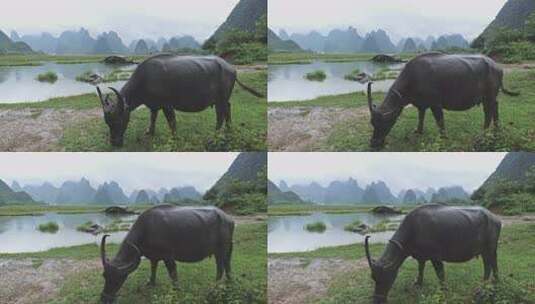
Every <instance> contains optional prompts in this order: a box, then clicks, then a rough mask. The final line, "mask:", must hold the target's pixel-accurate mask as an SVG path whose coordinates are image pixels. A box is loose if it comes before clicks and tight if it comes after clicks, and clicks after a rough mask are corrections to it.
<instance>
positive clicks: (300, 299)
mask: <svg viewBox="0 0 535 304" xmlns="http://www.w3.org/2000/svg"><path fill="white" fill-rule="evenodd" d="M534 232H535V223H533V222H526V221H524V220H523V219H522V217H518V218H517V220H515V221H509V222H508V223H507V225H506V226H505V227H504V228H503V229H502V234H501V237H500V245H499V249H498V263H499V267H500V270H501V273H500V275H501V278H502V281H501V283H500V284H498V287H497V292H496V293H495V297H496V303H535V277H534V276H533V275H532V273H531V271H530V267H529V265H533V264H534V263H535V247H534V246H533V244H535V233H534ZM370 248H371V252H372V255H373V256H374V257H377V256H379V255H380V254H381V252H382V250H383V249H384V245H380V244H375V245H371V247H370ZM428 264H429V263H428ZM432 268H433V267H431V265H427V267H426V272H425V278H424V286H423V288H421V289H417V288H415V287H413V282H414V280H415V278H416V275H417V263H416V262H415V261H414V260H412V259H408V260H407V261H406V262H405V263H404V264H403V266H402V267H401V269H400V272H399V275H398V278H397V280H396V282H395V283H394V287H393V289H392V291H391V292H390V296H389V303H394V304H395V303H398V304H400V303H417V304H430V303H446V302H447V303H472V302H473V301H474V300H475V298H476V293H477V292H478V291H479V290H481V289H484V290H486V291H487V292H489V291H491V286H489V285H484V284H483V283H482V277H483V266H482V262H481V259H474V260H472V261H470V262H468V263H461V264H446V281H447V285H448V290H447V291H446V292H443V291H441V289H440V286H439V284H438V280H437V278H436V275H435V273H434V270H433V269H432ZM268 273H269V280H270V281H269V282H270V283H271V282H272V281H274V280H277V281H280V280H283V282H284V283H278V284H269V285H268V286H269V287H268V296H269V299H270V303H272V304H279V303H286V304H300V303H321V304H330V303H337V304H345V303H357V304H359V303H363V304H364V303H369V301H370V296H371V295H372V293H373V281H372V280H371V278H370V273H369V267H368V265H367V261H366V259H365V255H364V248H363V246H362V244H355V245H349V246H339V247H329V248H322V249H318V250H315V251H311V252H305V253H286V254H270V255H269V262H268ZM303 276H304V277H306V278H307V280H306V281H304V280H302V278H303ZM271 299H273V300H271ZM500 301H501V302H500ZM483 303H490V302H483Z"/></svg>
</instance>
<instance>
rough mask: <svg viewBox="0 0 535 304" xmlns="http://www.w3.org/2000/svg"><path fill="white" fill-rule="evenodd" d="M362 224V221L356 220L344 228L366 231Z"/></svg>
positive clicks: (352, 230) (350, 230) (353, 230)
mask: <svg viewBox="0 0 535 304" xmlns="http://www.w3.org/2000/svg"><path fill="white" fill-rule="evenodd" d="M362 224H363V223H362V222H361V221H359V220H355V221H354V222H353V223H351V224H347V225H345V227H344V230H345V231H349V232H364V230H363V229H362Z"/></svg>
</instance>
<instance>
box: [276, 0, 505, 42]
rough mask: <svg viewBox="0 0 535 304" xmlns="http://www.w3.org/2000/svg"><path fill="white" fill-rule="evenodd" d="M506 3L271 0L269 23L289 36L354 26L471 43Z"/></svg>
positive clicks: (483, 0) (492, 0) (501, 0)
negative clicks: (458, 35) (458, 38)
mask: <svg viewBox="0 0 535 304" xmlns="http://www.w3.org/2000/svg"><path fill="white" fill-rule="evenodd" d="M505 2H506V0H469V1H467V0H447V1H442V0H374V1H369V0H330V1H309V0H269V25H270V27H272V28H274V29H276V30H277V31H278V30H279V29H280V28H284V29H286V30H289V31H290V32H303V33H306V32H309V31H310V30H319V31H320V32H324V33H327V32H328V31H329V30H330V29H332V28H340V27H347V26H354V27H356V28H357V30H358V31H359V33H360V34H361V35H364V34H365V33H366V32H369V31H370V30H375V29H377V28H382V29H384V30H386V31H387V32H388V33H389V34H390V35H391V36H392V38H393V39H395V40H397V39H399V38H400V37H407V36H417V37H423V38H425V37H427V36H428V35H435V36H437V35H441V34H449V33H461V34H463V35H464V36H466V37H467V38H469V39H474V38H475V37H476V36H477V35H479V34H480V33H481V32H482V31H483V29H484V28H485V27H486V26H487V25H488V24H489V23H490V22H491V21H492V20H494V17H496V15H497V14H498V11H499V10H500V9H501V8H502V6H503V5H504V4H505Z"/></svg>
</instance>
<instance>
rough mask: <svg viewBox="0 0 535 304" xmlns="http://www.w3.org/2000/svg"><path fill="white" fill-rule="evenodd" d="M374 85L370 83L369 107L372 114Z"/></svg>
mask: <svg viewBox="0 0 535 304" xmlns="http://www.w3.org/2000/svg"><path fill="white" fill-rule="evenodd" d="M372 83H373V82H371V81H370V82H368V107H369V108H370V113H373V100H372Z"/></svg>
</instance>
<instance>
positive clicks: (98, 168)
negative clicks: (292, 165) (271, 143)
mask: <svg viewBox="0 0 535 304" xmlns="http://www.w3.org/2000/svg"><path fill="white" fill-rule="evenodd" d="M237 155H238V153H0V168H1V169H0V179H2V180H3V181H4V182H7V183H8V184H9V185H11V182H12V181H13V180H16V181H17V182H19V183H20V184H21V185H25V184H41V183H42V182H44V181H49V182H52V184H54V185H56V186H59V185H60V184H61V183H62V182H63V181H65V180H76V181H78V180H80V179H81V178H82V177H86V178H87V179H89V180H90V182H91V184H92V186H93V187H97V186H98V185H99V184H101V183H104V182H106V181H110V180H114V181H116V182H118V183H119V184H120V185H121V187H123V190H126V192H127V193H130V192H131V191H133V190H136V189H145V188H148V189H154V190H158V189H159V188H160V187H166V188H172V187H178V186H195V187H196V188H197V190H200V191H205V190H208V188H209V187H211V186H212V185H213V184H214V183H215V182H216V181H217V180H218V179H219V178H220V177H221V175H223V174H224V173H225V172H226V170H227V169H228V167H230V164H231V163H232V161H233V160H234V159H235V158H236V156H237Z"/></svg>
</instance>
